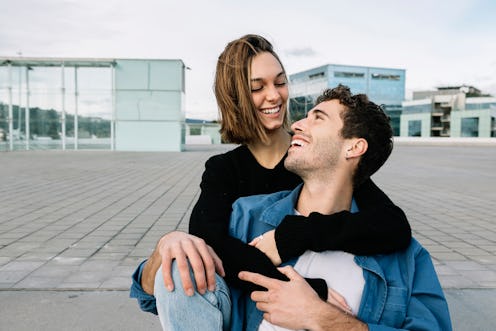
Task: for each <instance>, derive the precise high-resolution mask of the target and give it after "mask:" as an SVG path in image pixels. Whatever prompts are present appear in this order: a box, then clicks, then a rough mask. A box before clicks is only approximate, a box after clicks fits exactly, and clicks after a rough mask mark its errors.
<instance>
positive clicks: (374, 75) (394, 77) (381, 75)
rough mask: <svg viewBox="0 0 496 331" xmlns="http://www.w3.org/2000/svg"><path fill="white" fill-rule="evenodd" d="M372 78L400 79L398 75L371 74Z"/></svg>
mask: <svg viewBox="0 0 496 331" xmlns="http://www.w3.org/2000/svg"><path fill="white" fill-rule="evenodd" d="M372 79H379V80H400V75H389V74H372Z"/></svg>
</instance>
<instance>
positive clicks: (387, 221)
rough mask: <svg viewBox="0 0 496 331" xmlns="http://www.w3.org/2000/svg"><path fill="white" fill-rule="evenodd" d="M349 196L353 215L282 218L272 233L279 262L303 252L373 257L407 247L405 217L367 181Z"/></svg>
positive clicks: (292, 216)
mask: <svg viewBox="0 0 496 331" xmlns="http://www.w3.org/2000/svg"><path fill="white" fill-rule="evenodd" d="M353 196H354V198H355V201H356V203H357V205H358V209H359V212H357V213H350V212H348V211H342V212H339V213H335V214H332V215H322V214H319V213H311V214H310V215H309V216H308V217H303V216H294V215H288V216H286V217H285V218H284V220H283V221H282V223H281V224H280V225H279V226H278V227H277V229H276V232H275V239H276V245H277V249H278V252H279V256H280V257H281V260H282V261H287V260H289V259H291V258H293V257H296V256H300V255H301V254H302V253H303V252H305V251H306V250H307V249H309V250H312V251H315V252H322V251H326V250H341V251H345V252H349V253H352V254H356V255H373V254H381V253H390V252H393V251H396V250H400V249H404V248H406V247H407V246H408V245H409V243H410V239H411V229H410V224H409V223H408V220H407V218H406V215H405V213H404V212H403V211H402V210H401V208H399V207H398V206H396V205H395V204H394V203H393V202H392V201H391V200H390V199H389V198H388V197H387V195H386V194H384V192H383V191H382V190H381V189H379V188H378V187H377V186H376V185H375V184H374V183H373V182H372V180H371V179H369V180H367V181H366V182H365V183H363V184H362V185H361V186H360V187H359V188H358V189H356V190H355V192H354V194H353Z"/></svg>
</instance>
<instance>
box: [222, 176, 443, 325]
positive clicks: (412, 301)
mask: <svg viewBox="0 0 496 331" xmlns="http://www.w3.org/2000/svg"><path fill="white" fill-rule="evenodd" d="M300 190H301V185H300V186H298V187H297V188H296V189H294V190H293V191H283V192H277V193H273V194H267V195H258V196H250V197H243V198H240V199H238V200H236V201H235V202H234V204H233V212H232V214H231V221H230V227H229V233H230V235H231V236H233V237H236V238H239V239H240V240H242V241H244V242H250V241H251V240H252V239H254V238H255V237H257V236H259V235H261V234H262V233H265V232H267V231H269V230H272V229H274V228H276V227H277V226H278V225H279V223H280V222H281V220H282V219H283V217H284V216H285V215H288V214H292V213H294V206H295V204H296V201H297V199H298V196H299V193H300ZM354 209H355V211H356V205H354V204H353V205H352V211H353V210H354ZM295 262H296V261H291V262H290V263H288V264H290V265H294V263H295ZM355 262H356V263H357V265H358V266H360V267H361V268H362V269H363V276H364V279H365V286H364V289H363V295H362V300H361V303H360V308H359V311H358V314H357V318H358V319H359V320H361V321H363V322H365V323H367V325H368V327H369V330H370V331H374V330H378V331H379V330H381V331H388V330H429V331H435V330H451V329H452V328H451V320H450V316H449V311H448V304H447V302H446V299H445V297H444V294H443V291H442V289H441V285H440V283H439V280H438V278H437V275H436V272H435V270H434V266H433V264H432V261H431V258H430V255H429V253H428V252H427V251H426V250H425V249H424V248H423V247H422V246H421V245H420V244H419V243H418V242H417V241H416V240H415V239H412V241H411V243H410V246H409V247H408V248H407V249H405V250H403V251H398V252H395V253H392V254H384V255H374V256H355ZM231 294H232V304H233V314H232V327H231V330H233V331H234V330H236V331H237V330H243V329H246V330H247V331H255V330H257V329H258V327H259V325H260V323H261V321H262V319H263V313H262V312H261V311H259V310H258V309H257V308H256V306H255V303H254V302H253V301H252V300H251V299H250V298H249V295H247V294H243V293H241V291H239V290H237V289H235V288H231Z"/></svg>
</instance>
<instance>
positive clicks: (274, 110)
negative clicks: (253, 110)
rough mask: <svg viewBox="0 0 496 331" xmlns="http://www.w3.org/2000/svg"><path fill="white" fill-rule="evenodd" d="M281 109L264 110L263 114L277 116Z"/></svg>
mask: <svg viewBox="0 0 496 331" xmlns="http://www.w3.org/2000/svg"><path fill="white" fill-rule="evenodd" d="M279 109H280V107H275V108H270V109H263V110H262V113H264V114H275V113H277V112H278V111H279Z"/></svg>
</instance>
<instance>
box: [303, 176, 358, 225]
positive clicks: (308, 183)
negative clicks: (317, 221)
mask: <svg viewBox="0 0 496 331" xmlns="http://www.w3.org/2000/svg"><path fill="white" fill-rule="evenodd" d="M352 197H353V184H352V182H351V178H350V177H349V176H338V175H336V174H334V175H333V176H332V178H327V179H323V178H313V179H305V180H304V184H303V187H302V189H301V192H300V196H299V197H298V201H297V202H296V210H297V211H298V212H299V213H300V214H302V215H304V216H308V215H309V214H310V213H311V212H319V213H321V214H325V215H329V214H333V213H336V212H340V211H343V210H350V209H351V200H352Z"/></svg>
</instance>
